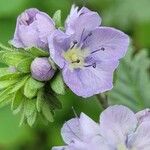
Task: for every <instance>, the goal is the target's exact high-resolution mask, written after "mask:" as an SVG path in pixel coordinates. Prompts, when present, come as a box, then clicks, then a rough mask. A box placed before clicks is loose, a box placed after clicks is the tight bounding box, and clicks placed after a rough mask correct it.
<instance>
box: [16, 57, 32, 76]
mask: <svg viewBox="0 0 150 150" xmlns="http://www.w3.org/2000/svg"><path fill="white" fill-rule="evenodd" d="M32 61H33V59H32V58H26V59H23V60H22V61H20V62H19V63H18V65H17V67H16V68H17V70H18V71H20V72H22V73H29V72H30V66H31V63H32Z"/></svg>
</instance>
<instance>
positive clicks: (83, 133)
mask: <svg viewBox="0 0 150 150" xmlns="http://www.w3.org/2000/svg"><path fill="white" fill-rule="evenodd" d="M149 112H150V110H147V109H146V110H143V111H142V112H139V113H137V114H134V113H133V112H132V111H131V110H130V109H128V108H127V107H125V106H121V105H115V106H111V107H109V108H107V109H106V110H104V111H103V112H102V114H101V116H100V124H97V123H95V122H94V121H93V120H91V119H90V118H89V117H88V116H86V115H85V114H83V113H81V115H80V118H74V119H71V120H69V121H68V122H66V123H65V124H64V126H63V128H62V130H61V134H62V137H63V139H64V141H65V143H66V144H67V145H66V146H62V147H54V148H53V149H52V150H91V149H92V150H149V149H150V113H149ZM139 118H142V121H141V119H139ZM145 118H147V119H145Z"/></svg>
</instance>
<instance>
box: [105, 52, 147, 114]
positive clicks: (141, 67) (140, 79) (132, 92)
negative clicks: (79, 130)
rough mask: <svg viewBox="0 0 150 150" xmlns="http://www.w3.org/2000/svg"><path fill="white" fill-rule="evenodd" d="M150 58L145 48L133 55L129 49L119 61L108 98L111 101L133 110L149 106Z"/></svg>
mask: <svg viewBox="0 0 150 150" xmlns="http://www.w3.org/2000/svg"><path fill="white" fill-rule="evenodd" d="M149 66H150V60H149V58H148V53H147V50H141V51H140V52H139V53H137V54H136V55H135V56H134V57H133V50H130V51H129V52H128V54H127V55H126V57H125V58H124V59H123V60H122V61H121V63H120V66H119V69H118V71H117V80H116V83H115V85H114V88H113V90H112V91H111V92H110V93H109V95H108V98H109V100H110V101H111V102H112V103H115V104H116V103H118V104H119V103H120V104H124V105H128V106H129V107H131V108H133V109H134V110H136V111H137V110H140V109H144V108H146V107H150V103H149V98H150V92H149V89H150V78H149V74H148V68H149Z"/></svg>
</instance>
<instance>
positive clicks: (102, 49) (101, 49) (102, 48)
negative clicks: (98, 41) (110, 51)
mask: <svg viewBox="0 0 150 150" xmlns="http://www.w3.org/2000/svg"><path fill="white" fill-rule="evenodd" d="M104 50H105V48H104V47H101V48H100V49H97V50H95V51H93V52H91V54H93V53H96V52H98V51H104Z"/></svg>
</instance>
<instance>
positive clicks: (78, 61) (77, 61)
mask: <svg viewBox="0 0 150 150" xmlns="http://www.w3.org/2000/svg"><path fill="white" fill-rule="evenodd" d="M71 63H80V60H79V59H77V60H76V61H72V62H71Z"/></svg>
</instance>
